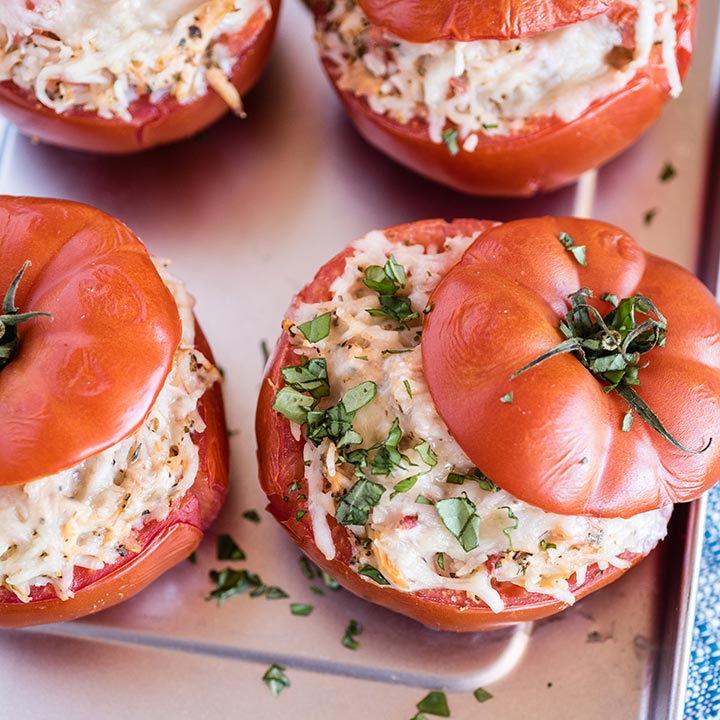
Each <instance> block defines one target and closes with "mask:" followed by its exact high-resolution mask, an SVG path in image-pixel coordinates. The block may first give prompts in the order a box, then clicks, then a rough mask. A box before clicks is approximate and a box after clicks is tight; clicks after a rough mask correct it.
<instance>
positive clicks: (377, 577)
mask: <svg viewBox="0 0 720 720" xmlns="http://www.w3.org/2000/svg"><path fill="white" fill-rule="evenodd" d="M358 575H364V576H365V577H368V578H370V579H371V580H374V581H375V582H376V583H377V584H378V585H389V584H390V583H389V582H388V581H387V578H386V577H385V576H384V575H383V574H382V573H381V572H380V571H379V570H378V569H377V568H376V567H374V566H372V565H363V566H362V567H360V569H359V570H358Z"/></svg>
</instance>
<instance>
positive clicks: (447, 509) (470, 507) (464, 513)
mask: <svg viewBox="0 0 720 720" xmlns="http://www.w3.org/2000/svg"><path fill="white" fill-rule="evenodd" d="M435 509H436V510H437V513H438V515H439V516H440V519H441V520H442V522H443V525H445V527H446V528H447V529H448V530H449V531H450V534H451V535H452V536H453V537H454V538H455V539H456V540H457V541H458V542H459V543H460V545H461V546H462V548H463V550H465V552H470V550H474V549H475V548H476V547H477V546H478V544H479V543H480V538H479V536H478V531H479V529H480V518H479V517H478V514H477V513H476V512H475V510H476V509H477V508H476V506H475V503H474V502H472V500H470V499H469V498H468V497H467V496H466V495H463V497H452V498H446V499H445V500H439V501H438V502H436V503H435Z"/></svg>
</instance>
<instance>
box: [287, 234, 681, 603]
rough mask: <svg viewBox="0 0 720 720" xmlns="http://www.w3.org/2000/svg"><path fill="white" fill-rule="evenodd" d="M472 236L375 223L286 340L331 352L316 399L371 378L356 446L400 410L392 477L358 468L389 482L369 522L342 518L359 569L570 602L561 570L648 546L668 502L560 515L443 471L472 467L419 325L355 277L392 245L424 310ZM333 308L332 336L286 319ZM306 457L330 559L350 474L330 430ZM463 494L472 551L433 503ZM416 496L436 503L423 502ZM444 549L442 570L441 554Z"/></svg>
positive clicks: (475, 592) (422, 584) (408, 585)
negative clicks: (469, 510) (416, 235)
mask: <svg viewBox="0 0 720 720" xmlns="http://www.w3.org/2000/svg"><path fill="white" fill-rule="evenodd" d="M472 240H473V238H471V237H453V238H448V239H447V241H446V243H445V246H444V247H445V249H444V251H443V252H440V251H439V250H441V248H431V249H430V250H429V251H428V252H427V253H426V252H425V251H424V249H423V248H422V247H421V246H418V245H405V244H404V242H403V238H402V237H395V238H392V239H391V238H388V237H386V236H385V235H384V234H383V233H381V232H372V233H370V234H368V235H367V236H366V237H365V238H363V239H362V240H359V241H358V242H356V243H355V245H354V250H355V254H354V256H353V257H352V258H350V259H349V260H348V261H347V262H346V266H345V270H344V272H343V274H342V275H341V276H340V277H339V278H338V279H337V280H336V281H335V282H334V283H333V285H332V287H331V293H332V298H331V299H330V300H329V301H328V302H323V303H319V304H301V305H300V306H299V307H297V308H296V309H295V310H294V311H293V315H292V317H291V318H290V321H291V322H290V323H286V327H287V328H288V329H289V330H290V331H293V334H292V335H290V338H291V339H290V341H291V343H293V345H294V346H295V349H296V352H297V353H298V354H301V355H305V356H307V357H308V358H311V357H323V358H325V360H326V362H327V368H328V376H329V382H330V396H329V397H328V398H327V399H324V400H322V401H321V404H320V405H319V406H318V408H319V409H325V408H327V407H330V406H334V405H336V404H337V403H338V402H339V401H340V399H341V397H342V396H343V395H344V393H345V392H347V390H349V389H350V388H352V387H355V386H357V385H359V384H360V383H361V382H365V381H368V380H370V381H373V382H374V383H375V384H376V386H377V395H376V397H375V399H374V400H372V401H371V402H370V403H369V404H367V405H366V406H364V407H363V408H361V409H360V410H359V411H358V412H357V414H356V415H355V417H354V420H353V428H354V430H356V431H357V432H358V433H360V435H361V436H362V445H361V446H362V447H363V448H371V447H372V446H373V445H376V444H378V443H380V444H381V443H383V442H384V441H385V440H386V438H387V436H388V432H389V431H390V429H391V427H392V425H393V422H394V421H395V420H396V419H397V420H398V421H399V424H400V428H401V430H402V440H401V441H400V444H399V446H398V449H399V451H400V452H401V453H402V454H403V455H405V456H406V458H405V459H404V460H403V461H402V465H403V468H402V469H397V468H396V469H395V471H394V473H393V474H390V475H388V476H383V475H378V474H373V473H371V472H370V469H369V468H366V469H365V471H364V472H365V473H366V474H367V476H368V477H369V478H370V479H371V480H372V481H373V482H376V483H379V484H381V485H382V486H384V488H385V492H384V493H383V494H382V496H381V498H380V500H379V502H378V503H377V504H376V505H375V506H374V507H373V508H372V510H371V511H370V515H369V519H368V523H367V525H366V526H348V527H347V531H348V536H349V537H350V539H351V540H352V541H353V543H354V548H355V557H354V559H353V563H352V566H353V567H355V569H358V568H359V567H360V566H362V565H363V564H366V563H368V564H371V565H373V567H375V568H377V569H378V570H379V571H380V572H381V573H382V574H383V575H384V577H385V578H386V579H387V580H388V582H389V583H390V584H391V585H392V586H393V587H395V588H397V589H399V590H403V591H416V590H422V589H427V588H448V589H453V590H457V591H464V592H466V593H468V595H469V596H471V597H473V598H478V599H480V600H482V601H483V602H485V603H486V604H487V605H488V606H489V607H490V608H492V609H493V610H495V611H498V610H501V609H502V607H503V602H502V599H501V597H500V595H499V594H498V592H497V590H496V589H495V588H494V587H493V585H492V582H493V581H498V582H510V583H514V584H516V585H519V586H521V587H523V588H525V589H526V590H528V591H531V592H538V593H542V594H545V595H549V596H551V597H553V598H556V599H558V600H561V601H563V602H565V603H568V604H572V603H573V602H574V597H573V594H572V592H570V590H569V582H568V581H569V580H570V579H571V577H572V576H573V574H576V575H577V577H578V578H579V579H582V578H583V577H584V576H585V573H586V570H587V568H588V567H589V566H591V565H593V564H597V566H598V567H599V568H600V570H604V569H606V568H608V567H609V566H615V567H627V562H626V561H625V560H624V559H623V558H622V557H621V556H622V555H623V554H624V553H626V552H630V553H642V554H644V553H647V552H649V551H650V550H651V549H652V548H653V547H654V546H655V545H656V544H657V542H658V541H659V540H660V539H661V538H662V537H664V536H665V533H666V525H667V521H668V518H669V515H670V510H671V509H670V508H669V507H668V508H662V509H660V510H657V511H653V512H647V513H643V514H641V515H637V516H635V517H632V518H629V519H622V518H612V519H607V518H604V519H603V518H593V517H584V516H565V515H557V514H553V513H547V512H544V511H543V510H540V509H539V508H536V507H533V506H531V505H528V504H526V503H524V502H522V501H521V500H518V499H517V498H515V497H513V496H512V495H510V494H509V493H508V492H505V491H504V490H502V489H499V490H497V491H495V492H491V491H488V490H485V489H483V488H482V486H481V485H480V484H479V483H477V482H474V481H471V480H466V481H465V482H464V483H463V484H462V485H457V484H451V483H448V482H447V478H448V475H449V474H450V473H451V472H452V473H458V474H467V473H469V472H471V471H472V470H473V466H472V463H471V462H470V461H469V459H468V458H467V456H466V455H465V454H464V453H463V451H462V450H461V448H460V447H459V446H458V445H457V443H456V442H455V440H454V439H453V437H452V436H451V435H450V433H449V432H448V430H447V427H446V426H445V424H444V423H443V421H442V420H441V418H440V417H439V416H438V414H437V411H436V410H435V407H434V405H433V403H432V399H431V397H430V394H429V390H428V387H427V383H426V381H425V377H424V375H423V371H422V356H421V345H420V342H421V338H420V335H419V333H418V330H419V329H420V325H419V324H417V323H416V324H413V323H410V327H409V329H403V330H398V329H397V328H398V323H397V322H396V321H394V320H390V319H389V318H387V317H377V316H375V317H373V316H371V315H370V314H369V313H368V312H367V310H368V309H375V308H378V307H379V301H378V295H377V293H375V292H373V291H372V290H370V289H369V288H367V287H366V286H365V285H364V284H363V282H362V279H363V277H364V269H365V268H367V267H369V266H371V265H378V266H383V265H384V264H385V262H386V260H387V258H388V257H389V256H390V255H391V254H392V255H393V256H394V257H395V259H396V260H397V262H398V263H400V264H401V265H402V266H403V267H404V268H405V270H406V272H407V275H408V282H407V287H406V289H405V290H403V291H402V293H401V294H404V295H405V294H406V295H407V296H408V297H409V298H410V300H411V303H412V308H413V310H415V311H417V312H419V313H420V314H421V315H422V310H423V309H424V308H425V307H426V306H427V302H428V297H429V294H430V292H431V291H432V289H433V288H434V287H435V285H436V284H437V282H438V281H439V280H440V278H441V277H442V275H443V274H444V273H445V272H446V271H447V270H448V269H449V268H450V267H451V266H452V265H454V264H455V263H456V262H457V261H458V260H459V258H460V257H461V255H462V253H463V252H464V250H465V248H466V247H467V246H468V245H469V244H470V243H471V242H472ZM361 269H362V270H361ZM328 311H332V312H333V313H334V316H335V318H336V320H337V321H336V322H333V324H332V328H331V332H330V335H329V336H328V337H327V338H325V339H323V340H321V341H319V342H317V343H315V344H313V345H311V344H310V343H309V342H308V341H307V340H305V338H304V336H303V335H302V333H299V332H297V331H295V330H294V328H293V325H297V324H301V323H303V322H307V321H309V320H311V319H313V318H314V317H316V316H318V315H321V314H323V313H325V312H328ZM398 351H404V352H398ZM478 432H482V428H478ZM423 441H427V443H429V446H430V447H431V448H432V450H433V452H434V453H435V456H436V458H437V463H436V464H435V465H434V466H432V463H430V464H428V463H427V462H425V460H423V457H422V455H421V453H420V451H418V449H417V447H418V445H420V444H421V443H422V442H423ZM354 448H355V446H353V447H352V448H351V449H354ZM304 459H305V461H306V471H305V476H306V479H307V481H308V496H309V511H310V517H311V520H312V526H313V531H314V535H315V541H316V544H317V546H318V548H319V549H320V551H321V552H323V554H324V555H325V556H326V557H328V558H329V559H332V558H333V557H334V555H335V548H334V545H333V543H332V538H331V536H330V530H329V526H328V521H327V516H328V515H330V516H333V515H335V513H336V512H337V507H338V502H339V500H340V498H341V497H342V496H343V495H344V494H345V493H346V492H347V491H348V490H349V489H350V488H351V487H353V485H354V483H355V482H356V481H357V476H356V475H355V474H354V469H353V467H352V465H350V464H349V463H347V462H344V461H343V459H342V457H341V453H340V452H339V451H338V448H337V447H336V446H335V445H334V444H333V443H332V442H330V441H329V440H328V439H327V438H326V439H324V440H323V441H322V443H320V445H319V446H318V447H315V446H314V445H313V443H312V442H309V441H306V443H305V447H304ZM509 461H511V459H509ZM481 469H482V468H481ZM413 476H417V478H416V480H415V483H414V485H413V486H412V488H410V489H409V490H406V491H405V492H394V488H395V486H396V484H397V483H398V482H400V481H402V480H408V479H409V478H412V477H413ZM462 493H465V494H466V496H467V497H468V498H469V499H470V500H471V501H472V502H473V503H474V504H475V506H476V508H477V509H476V512H477V514H478V516H479V528H480V529H479V535H478V545H477V547H476V548H474V549H472V550H470V551H468V552H466V551H465V550H464V549H463V547H462V545H461V544H460V542H459V541H458V539H457V538H456V537H455V536H454V535H453V534H452V533H451V532H450V531H449V530H448V529H447V528H446V526H445V525H444V524H443V522H442V520H441V518H440V515H439V513H438V511H437V509H436V508H435V506H434V505H433V504H432V503H437V502H438V501H440V500H444V499H447V498H453V497H455V498H457V497H461V496H462ZM418 496H423V497H424V498H427V500H429V501H431V504H419V503H418V502H417V498H418ZM440 556H441V557H442V560H440V562H442V564H443V565H444V569H443V568H442V567H440V565H439V560H438V558H439V557H440ZM366 579H367V578H366ZM367 581H368V582H373V580H372V579H367Z"/></svg>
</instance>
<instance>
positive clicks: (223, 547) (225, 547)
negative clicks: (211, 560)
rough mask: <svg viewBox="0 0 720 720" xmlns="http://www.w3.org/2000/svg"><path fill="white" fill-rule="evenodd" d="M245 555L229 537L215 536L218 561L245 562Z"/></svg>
mask: <svg viewBox="0 0 720 720" xmlns="http://www.w3.org/2000/svg"><path fill="white" fill-rule="evenodd" d="M245 558H246V555H245V553H244V552H243V551H242V549H241V548H240V546H239V545H238V544H237V543H236V542H235V540H233V538H232V537H231V536H230V535H218V536H217V559H218V560H245Z"/></svg>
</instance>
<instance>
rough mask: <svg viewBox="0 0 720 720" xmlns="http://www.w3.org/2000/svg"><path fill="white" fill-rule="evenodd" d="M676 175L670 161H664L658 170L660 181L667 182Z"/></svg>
mask: <svg viewBox="0 0 720 720" xmlns="http://www.w3.org/2000/svg"><path fill="white" fill-rule="evenodd" d="M676 175H677V170H676V169H675V166H674V165H673V164H672V163H670V162H666V163H665V164H664V165H663V167H662V170H661V171H660V182H668V181H669V180H672V179H673V178H674V177H675V176H676Z"/></svg>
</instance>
